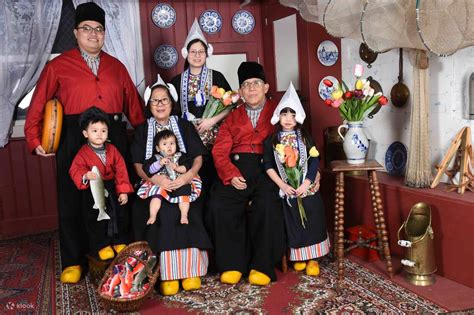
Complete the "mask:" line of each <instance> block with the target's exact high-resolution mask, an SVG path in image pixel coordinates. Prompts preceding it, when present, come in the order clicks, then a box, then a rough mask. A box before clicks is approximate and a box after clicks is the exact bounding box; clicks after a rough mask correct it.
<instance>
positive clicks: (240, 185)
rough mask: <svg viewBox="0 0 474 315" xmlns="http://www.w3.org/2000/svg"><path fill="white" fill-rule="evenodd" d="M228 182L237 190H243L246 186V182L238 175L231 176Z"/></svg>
mask: <svg viewBox="0 0 474 315" xmlns="http://www.w3.org/2000/svg"><path fill="white" fill-rule="evenodd" d="M230 184H231V185H232V186H234V188H235V189H238V190H244V189H246V188H247V183H246V180H245V178H243V177H241V176H239V177H232V180H231V181H230Z"/></svg>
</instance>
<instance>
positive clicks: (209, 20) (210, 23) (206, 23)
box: [199, 10, 222, 34]
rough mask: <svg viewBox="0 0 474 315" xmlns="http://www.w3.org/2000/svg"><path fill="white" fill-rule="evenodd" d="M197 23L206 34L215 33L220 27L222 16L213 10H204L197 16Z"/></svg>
mask: <svg viewBox="0 0 474 315" xmlns="http://www.w3.org/2000/svg"><path fill="white" fill-rule="evenodd" d="M199 25H200V26H201V28H202V30H203V31H204V32H206V33H208V34H215V33H217V32H219V31H220V30H221V28H222V16H221V15H220V14H219V12H217V11H215V10H206V11H204V12H203V13H202V14H201V16H200V17H199Z"/></svg>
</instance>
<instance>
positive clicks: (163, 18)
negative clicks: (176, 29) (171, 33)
mask: <svg viewBox="0 0 474 315" xmlns="http://www.w3.org/2000/svg"><path fill="white" fill-rule="evenodd" d="M151 19H152V21H153V23H155V25H156V26H158V27H160V28H169V27H171V26H172V25H173V24H174V23H175V22H176V11H175V10H174V9H173V7H172V6H170V5H169V4H166V3H158V4H157V5H156V6H155V8H154V9H153V11H151Z"/></svg>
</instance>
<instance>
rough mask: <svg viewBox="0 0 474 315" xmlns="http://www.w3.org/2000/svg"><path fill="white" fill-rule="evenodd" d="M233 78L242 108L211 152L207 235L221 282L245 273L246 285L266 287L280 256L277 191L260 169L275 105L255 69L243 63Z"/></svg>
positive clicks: (262, 75)
mask: <svg viewBox="0 0 474 315" xmlns="http://www.w3.org/2000/svg"><path fill="white" fill-rule="evenodd" d="M238 76H239V84H240V95H241V96H243V98H244V99H245V104H244V105H242V106H240V107H238V108H237V109H236V110H234V111H233V112H232V113H231V114H230V115H229V116H227V118H226V119H225V121H224V123H223V124H222V126H221V127H220V130H219V133H218V135H217V138H216V142H215V144H214V147H213V149H212V156H213V157H214V161H215V165H216V169H217V174H218V176H219V178H220V181H217V182H216V183H215V185H214V187H213V189H212V192H211V194H210V195H211V197H210V198H211V199H210V201H209V211H210V214H209V215H210V220H211V222H210V225H211V234H212V236H213V238H214V245H215V255H216V263H217V268H218V270H219V272H221V282H223V283H229V284H235V283H237V282H239V281H240V278H241V277H242V275H247V274H248V275H249V282H250V283H251V284H254V285H267V284H269V283H270V281H271V280H273V281H275V280H276V274H275V271H274V266H275V264H276V263H277V262H278V261H279V260H280V259H281V257H282V256H283V254H284V251H285V230H284V223H283V212H282V208H281V203H280V199H279V196H278V187H277V186H276V185H275V184H274V183H273V182H272V180H271V179H270V178H269V177H268V176H267V174H266V173H265V170H264V169H263V166H262V154H263V140H264V139H265V138H266V137H268V136H269V135H270V134H272V133H273V126H272V124H271V123H270V120H271V117H272V114H273V111H274V110H275V107H276V104H275V103H274V102H273V101H271V100H268V99H267V98H266V96H265V94H266V93H267V92H268V88H269V86H268V84H267V83H266V82H265V73H264V71H263V68H262V66H261V65H260V64H258V63H256V62H243V63H242V64H241V65H240V66H239V69H238ZM249 203H250V205H249Z"/></svg>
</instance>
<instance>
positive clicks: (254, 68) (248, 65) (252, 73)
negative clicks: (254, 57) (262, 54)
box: [237, 61, 266, 85]
mask: <svg viewBox="0 0 474 315" xmlns="http://www.w3.org/2000/svg"><path fill="white" fill-rule="evenodd" d="M237 74H238V76H239V85H242V83H243V82H244V81H245V80H248V79H251V78H258V79H262V80H263V82H266V81H265V72H264V71H263V67H262V65H261V64H259V63H258V62H255V61H244V62H242V63H241V64H240V66H239V70H237Z"/></svg>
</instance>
